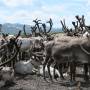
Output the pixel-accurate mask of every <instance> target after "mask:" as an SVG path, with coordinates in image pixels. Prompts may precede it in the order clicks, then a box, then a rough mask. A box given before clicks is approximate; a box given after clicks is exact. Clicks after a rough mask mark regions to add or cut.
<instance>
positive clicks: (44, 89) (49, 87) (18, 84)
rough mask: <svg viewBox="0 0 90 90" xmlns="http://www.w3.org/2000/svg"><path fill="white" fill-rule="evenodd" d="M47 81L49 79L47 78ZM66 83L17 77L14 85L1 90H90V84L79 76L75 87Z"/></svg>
mask: <svg viewBox="0 0 90 90" xmlns="http://www.w3.org/2000/svg"><path fill="white" fill-rule="evenodd" d="M47 80H49V79H48V78H47ZM78 81H80V82H78ZM66 82H67V81H66V80H64V81H62V80H60V79H58V81H55V80H54V82H46V81H45V80H44V79H43V77H42V76H37V75H25V76H21V75H19V76H18V75H17V76H15V80H14V83H13V84H12V85H6V86H4V87H1V88H0V90H90V82H84V80H83V78H82V77H79V76H77V84H76V85H75V86H70V85H68V83H66ZM79 84H80V85H79ZM79 86H80V88H79Z"/></svg>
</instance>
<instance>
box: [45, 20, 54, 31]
mask: <svg viewBox="0 0 90 90" xmlns="http://www.w3.org/2000/svg"><path fill="white" fill-rule="evenodd" d="M47 23H49V24H50V28H49V30H48V31H47V32H46V33H49V32H50V31H51V29H52V26H53V22H52V19H51V18H50V20H49V21H48V22H47Z"/></svg>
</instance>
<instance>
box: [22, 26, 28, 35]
mask: <svg viewBox="0 0 90 90" xmlns="http://www.w3.org/2000/svg"><path fill="white" fill-rule="evenodd" d="M25 27H26V26H25V25H23V31H24V35H25V36H27V33H26V30H25Z"/></svg>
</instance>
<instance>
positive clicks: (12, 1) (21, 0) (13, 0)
mask: <svg viewBox="0 0 90 90" xmlns="http://www.w3.org/2000/svg"><path fill="white" fill-rule="evenodd" d="M32 1H33V0H3V3H4V4H5V5H6V6H8V7H17V6H20V5H30V4H31V3H32Z"/></svg>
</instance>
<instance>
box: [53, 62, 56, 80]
mask: <svg viewBox="0 0 90 90" xmlns="http://www.w3.org/2000/svg"><path fill="white" fill-rule="evenodd" d="M56 67H57V63H55V65H54V69H53V75H54V79H55V80H56V81H57V78H56V77H55V69H56Z"/></svg>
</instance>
